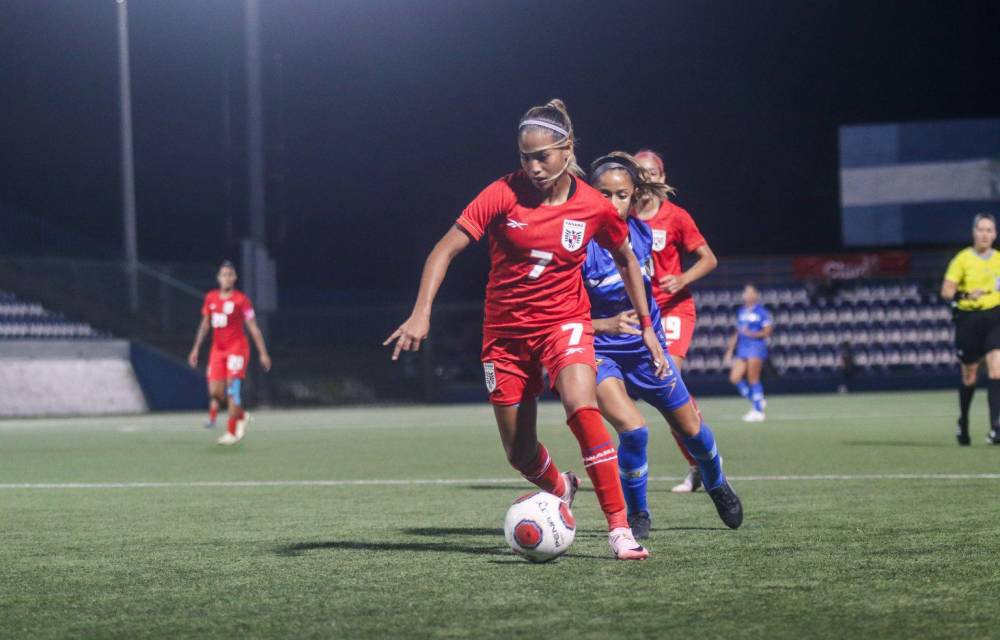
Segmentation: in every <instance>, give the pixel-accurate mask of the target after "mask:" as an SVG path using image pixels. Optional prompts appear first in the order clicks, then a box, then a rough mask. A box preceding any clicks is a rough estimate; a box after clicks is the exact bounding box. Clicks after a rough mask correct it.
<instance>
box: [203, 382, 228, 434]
mask: <svg viewBox="0 0 1000 640" xmlns="http://www.w3.org/2000/svg"><path fill="white" fill-rule="evenodd" d="M225 401H226V383H225V382H223V381H222V380H209V382H208V420H206V421H205V428H206V429H211V428H213V427H215V419H216V417H217V416H218V415H219V407H220V406H221V403H223V402H225Z"/></svg>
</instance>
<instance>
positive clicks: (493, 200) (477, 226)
mask: <svg viewBox="0 0 1000 640" xmlns="http://www.w3.org/2000/svg"><path fill="white" fill-rule="evenodd" d="M514 204H515V198H514V192H513V191H512V190H511V188H510V185H508V184H507V181H506V180H503V179H500V180H497V181H496V182H494V183H493V184H491V185H490V186H488V187H486V188H485V189H483V190H482V192H481V193H480V194H479V195H478V196H476V198H475V199H474V200H473V201H472V202H470V203H469V206H467V207H466V208H465V210H464V211H463V212H462V215H460V216H458V220H456V221H455V224H457V225H458V226H459V227H461V228H462V229H464V230H465V232H466V233H468V234H469V235H470V236H472V237H473V239H475V240H479V239H480V238H482V237H483V234H485V233H486V229H487V228H488V227H489V226H490V223H491V222H493V219H494V218H496V217H497V216H499V215H502V214H505V213H507V212H509V211H510V210H511V209H513V208H514Z"/></svg>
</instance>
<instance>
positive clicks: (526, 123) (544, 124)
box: [517, 120, 569, 138]
mask: <svg viewBox="0 0 1000 640" xmlns="http://www.w3.org/2000/svg"><path fill="white" fill-rule="evenodd" d="M528 126H535V127H544V128H545V129H549V130H550V131H555V132H556V133H558V134H559V135H561V136H562V137H564V138H568V137H569V131H566V130H565V129H563V128H562V127H560V126H559V125H557V124H552V123H551V122H546V121H544V120H525V121H524V122H522V123H521V124H519V125H518V126H517V128H518V130H519V131H520V130H521V129H522V128H524V127H528Z"/></svg>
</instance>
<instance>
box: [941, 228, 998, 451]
mask: <svg viewBox="0 0 1000 640" xmlns="http://www.w3.org/2000/svg"><path fill="white" fill-rule="evenodd" d="M996 239H997V223H996V220H995V219H994V218H993V216H991V215H990V214H988V213H980V214H977V215H976V217H975V218H973V220H972V246H971V247H968V248H967V249H962V250H961V251H959V252H958V254H957V255H956V256H955V257H954V258H952V260H951V263H950V264H949V265H948V271H947V272H945V274H944V282H943V283H942V284H941V297H942V298H944V299H945V300H947V301H949V302H951V301H954V306H955V347H956V349H957V352H958V359H959V361H960V362H961V363H962V385H961V386H960V387H959V389H958V399H959V409H960V411H961V413H960V414H959V418H958V432H957V433H956V437H957V438H958V444H960V445H968V444H969V405H970V404H972V395H973V393H975V391H976V378H977V377H978V373H979V362H980V361H981V360H982V359H983V357H985V358H986V369H987V371H988V372H989V378H990V384H989V406H990V433H989V435H988V436H987V438H986V441H987V442H989V443H990V444H1000V253H998V252H997V251H996V250H995V249H994V248H993V243H994V242H995V241H996Z"/></svg>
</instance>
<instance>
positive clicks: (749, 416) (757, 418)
mask: <svg viewBox="0 0 1000 640" xmlns="http://www.w3.org/2000/svg"><path fill="white" fill-rule="evenodd" d="M743 422H764V412H763V411H757V410H756V409H751V410H750V411H747V412H746V414H745V415H744V416H743Z"/></svg>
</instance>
